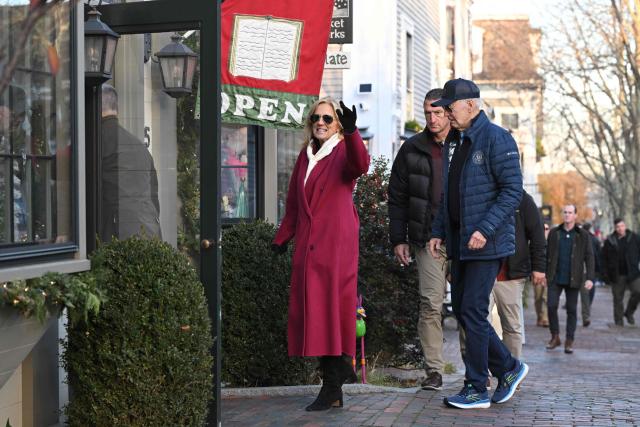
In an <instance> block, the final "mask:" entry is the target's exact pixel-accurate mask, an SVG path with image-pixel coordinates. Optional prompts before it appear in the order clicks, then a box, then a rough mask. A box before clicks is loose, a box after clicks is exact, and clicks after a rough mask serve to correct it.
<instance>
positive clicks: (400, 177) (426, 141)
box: [389, 131, 442, 247]
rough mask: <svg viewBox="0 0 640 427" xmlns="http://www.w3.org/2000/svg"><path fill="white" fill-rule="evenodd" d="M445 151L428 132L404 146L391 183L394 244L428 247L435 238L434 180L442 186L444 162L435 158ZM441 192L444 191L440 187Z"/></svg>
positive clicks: (390, 202) (435, 207)
mask: <svg viewBox="0 0 640 427" xmlns="http://www.w3.org/2000/svg"><path fill="white" fill-rule="evenodd" d="M432 147H435V148H438V149H441V147H440V145H439V144H438V143H437V142H435V141H434V139H433V136H432V135H431V134H430V133H429V132H428V131H423V132H420V133H419V134H417V135H414V136H413V137H411V138H409V139H408V140H407V141H405V142H404V144H402V147H400V150H399V151H398V154H397V156H396V159H395V160H394V162H393V167H392V168H391V178H390V180H389V238H390V240H391V244H392V245H393V246H396V245H398V244H400V243H411V244H414V245H417V246H420V247H424V246H425V245H426V244H427V242H428V241H429V238H430V237H431V222H432V221H433V218H434V217H435V215H436V210H437V206H438V203H439V202H440V200H439V196H438V197H437V198H436V199H437V200H433V199H434V198H433V196H432V193H433V192H432V188H431V186H432V185H433V184H434V179H436V180H438V183H440V185H441V181H442V161H441V159H438V161H437V163H436V162H434V159H433V158H432V156H431V150H432ZM439 188H441V187H439Z"/></svg>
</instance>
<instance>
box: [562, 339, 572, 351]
mask: <svg viewBox="0 0 640 427" xmlns="http://www.w3.org/2000/svg"><path fill="white" fill-rule="evenodd" d="M564 352H565V353H567V354H572V353H573V340H569V339H568V340H566V341H565V343H564Z"/></svg>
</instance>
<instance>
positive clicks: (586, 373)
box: [222, 287, 640, 427]
mask: <svg viewBox="0 0 640 427" xmlns="http://www.w3.org/2000/svg"><path fill="white" fill-rule="evenodd" d="M531 294H532V292H529V295H531ZM530 298H532V297H531V296H530ZM532 307H533V303H532V301H530V303H529V308H528V309H527V310H526V313H525V324H526V345H525V347H524V350H523V359H524V360H525V361H526V362H527V363H529V365H530V367H531V371H530V373H529V375H528V376H527V378H526V379H525V381H524V382H523V383H522V386H521V390H520V391H519V392H517V393H516V395H515V397H514V398H513V399H512V400H510V401H509V402H507V403H505V404H502V405H496V404H494V405H492V406H491V408H489V409H476V410H458V409H452V408H447V407H445V406H444V405H443V403H442V398H443V396H445V395H449V394H452V393H455V392H457V391H458V390H459V389H460V387H461V386H462V380H461V376H460V375H459V374H456V375H451V376H445V386H444V389H443V390H442V391H423V390H420V391H418V392H417V393H415V394H407V393H375V394H374V393H372V394H358V395H351V396H347V395H345V407H344V408H343V409H337V408H336V409H331V410H329V411H326V412H320V413H318V412H315V413H309V412H305V411H304V407H305V406H306V405H307V404H309V403H310V402H311V401H312V400H313V398H314V396H312V395H309V396H295V397H270V398H267V397H264V398H231V399H225V400H223V402H222V419H223V425H224V426H307V427H316V426H317V427H319V426H398V427H401V426H441V425H442V426H450V425H470V424H473V425H474V426H480V425H487V426H508V425H509V426H510V425H522V426H529V425H544V426H547V425H562V426H566V425H597V426H609V425H623V424H630V425H638V424H640V392H638V390H637V387H636V385H635V380H633V378H636V375H638V372H640V329H639V328H636V327H628V326H625V327H624V328H619V327H615V326H613V325H612V302H611V292H610V291H609V288H608V287H607V288H598V289H597V293H596V297H595V301H594V306H593V310H592V324H591V326H590V327H589V328H584V327H582V326H581V325H582V321H581V319H578V330H577V332H576V342H575V345H574V351H575V352H574V354H572V355H566V354H564V352H563V351H562V348H559V349H556V350H554V351H547V350H545V343H546V341H548V339H549V331H548V330H547V329H546V328H539V327H536V326H535V313H534V312H533V309H532ZM579 311H580V309H579V308H578V312H579ZM637 317H638V321H639V322H640V314H639V315H638V316H637ZM560 320H561V331H562V333H561V338H562V339H563V343H564V321H565V320H566V314H565V312H564V310H560ZM445 337H446V340H447V343H446V345H445V359H446V360H448V361H451V362H453V363H455V365H456V366H458V368H459V371H460V372H463V369H462V362H461V361H460V357H459V355H458V341H457V332H456V331H455V330H454V323H447V328H446V330H445ZM494 385H495V381H494Z"/></svg>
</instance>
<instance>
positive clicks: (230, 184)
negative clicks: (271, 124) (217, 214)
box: [220, 125, 258, 219]
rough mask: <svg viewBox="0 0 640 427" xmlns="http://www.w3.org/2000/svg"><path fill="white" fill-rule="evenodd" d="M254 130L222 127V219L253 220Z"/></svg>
mask: <svg viewBox="0 0 640 427" xmlns="http://www.w3.org/2000/svg"><path fill="white" fill-rule="evenodd" d="M257 133H258V131H257V127H256V126H232V125H224V126H222V146H221V156H222V171H221V177H222V178H221V183H220V190H221V194H222V199H221V201H220V209H221V214H222V218H223V219H225V218H227V219H229V218H238V219H242V218H255V217H256V216H257V215H256V205H257V203H256V140H257Z"/></svg>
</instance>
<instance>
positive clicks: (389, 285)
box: [354, 157, 424, 364]
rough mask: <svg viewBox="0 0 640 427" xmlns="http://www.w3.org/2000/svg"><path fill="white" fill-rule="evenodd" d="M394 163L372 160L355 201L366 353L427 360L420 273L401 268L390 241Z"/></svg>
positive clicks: (407, 360)
mask: <svg viewBox="0 0 640 427" xmlns="http://www.w3.org/2000/svg"><path fill="white" fill-rule="evenodd" d="M388 185H389V170H388V162H387V160H385V159H384V158H382V157H381V158H377V159H374V160H373V161H372V167H371V169H370V173H369V174H367V175H365V176H362V177H361V178H360V179H359V180H358V185H357V187H356V191H355V194H354V201H355V204H356V207H357V209H358V215H359V216H360V261H359V271H358V292H359V293H361V294H362V295H363V298H364V302H363V305H364V308H365V310H366V313H367V335H366V336H365V341H366V344H365V345H366V353H367V354H369V355H374V354H379V355H380V357H381V359H380V362H381V363H413V364H421V363H423V360H424V359H423V357H422V354H421V353H422V351H421V348H420V345H419V340H418V331H417V323H418V310H419V301H420V295H419V292H418V273H417V271H416V267H415V263H412V264H411V265H410V266H409V267H400V265H399V264H398V262H397V261H396V260H395V257H394V256H393V249H392V248H391V244H390V243H389V220H388V211H387V200H388V196H387V188H388Z"/></svg>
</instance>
